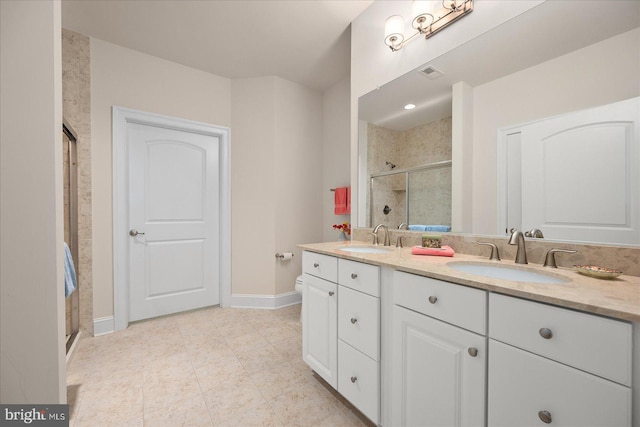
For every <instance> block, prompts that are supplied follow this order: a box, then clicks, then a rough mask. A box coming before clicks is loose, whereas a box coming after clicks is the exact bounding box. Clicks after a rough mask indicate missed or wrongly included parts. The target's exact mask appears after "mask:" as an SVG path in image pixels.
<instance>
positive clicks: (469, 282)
mask: <svg viewBox="0 0 640 427" xmlns="http://www.w3.org/2000/svg"><path fill="white" fill-rule="evenodd" d="M346 245H352V246H371V245H370V244H369V243H366V242H355V241H352V242H328V243H314V244H305V245H299V247H300V248H302V249H304V250H307V251H311V252H316V253H321V254H325V255H331V256H335V257H338V258H343V259H349V260H353V261H359V262H364V263H367V264H373V265H378V266H381V267H390V268H393V269H395V270H398V271H405V272H408V273H414V274H419V275H421V276H426V277H432V278H434V279H440V280H445V281H448V282H452V283H458V284H461V285H466V286H470V287H474V288H479V289H486V290H488V291H494V292H499V293H501V294H506V295H513V296H517V297H522V298H527V299H530V300H533V301H540V302H545V303H549V304H555V305H558V306H561V307H566V308H572V309H576V310H582V311H586V312H589V313H595V314H601V315H605V316H610V317H614V318H617V319H622V320H628V321H633V322H640V277H637V276H626V275H621V276H619V277H617V278H615V279H611V280H602V279H595V278H591V277H587V276H584V275H582V274H580V273H578V272H576V271H574V270H572V269H569V268H553V269H551V268H544V267H542V266H541V265H538V264H528V265H527V266H520V265H518V264H515V263H514V262H513V261H508V260H503V261H489V260H488V259H487V258H486V257H479V256H474V255H465V254H455V256H454V257H440V256H424V255H412V254H411V248H395V247H393V246H391V247H387V248H388V249H391V252H389V253H382V254H371V253H355V252H345V251H341V250H340V249H339V248H340V247H341V246H346ZM452 261H467V262H469V261H471V262H482V263H493V264H496V265H504V266H509V267H513V266H517V267H518V268H523V269H527V270H539V271H541V272H544V273H546V274H552V275H557V276H561V277H564V278H567V279H569V280H570V281H569V282H568V283H562V284H537V283H525V282H515V281H511V280H503V279H493V278H489V277H481V276H477V275H474V274H470V273H463V272H460V271H457V270H454V269H452V268H451V267H449V266H448V265H447V264H448V263H450V262H452Z"/></svg>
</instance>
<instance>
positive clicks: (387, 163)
mask: <svg viewBox="0 0 640 427" xmlns="http://www.w3.org/2000/svg"><path fill="white" fill-rule="evenodd" d="M385 164H386V165H387V166H391V169H393V168H395V167H396V165H394V164H393V163H391V162H385Z"/></svg>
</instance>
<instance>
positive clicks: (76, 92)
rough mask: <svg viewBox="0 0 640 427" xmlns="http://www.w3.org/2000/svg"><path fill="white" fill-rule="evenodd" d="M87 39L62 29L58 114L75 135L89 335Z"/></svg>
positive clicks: (79, 270) (81, 276) (84, 318)
mask: <svg viewBox="0 0 640 427" xmlns="http://www.w3.org/2000/svg"><path fill="white" fill-rule="evenodd" d="M89 47H90V40H89V37H87V36H83V35H82V34H78V33H75V32H73V31H69V30H66V29H63V30H62V113H63V116H64V119H65V120H66V121H67V123H69V124H70V125H71V127H72V128H73V130H74V131H75V132H76V134H77V137H78V140H77V142H76V149H77V164H78V170H77V172H78V181H77V182H78V194H77V195H78V246H79V248H78V249H79V250H78V263H77V265H76V266H75V268H76V274H77V275H78V297H79V300H80V328H81V329H82V330H84V331H86V332H87V333H88V334H89V335H93V273H92V271H93V257H92V254H91V252H92V246H93V245H92V239H91V234H92V228H91V220H92V217H91V215H92V213H91V82H90V80H91V77H90V70H89V64H90V50H89Z"/></svg>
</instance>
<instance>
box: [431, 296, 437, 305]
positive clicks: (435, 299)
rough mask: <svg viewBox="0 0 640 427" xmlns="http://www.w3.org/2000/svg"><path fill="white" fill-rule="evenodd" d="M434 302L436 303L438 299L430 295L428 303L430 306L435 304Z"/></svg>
mask: <svg viewBox="0 0 640 427" xmlns="http://www.w3.org/2000/svg"><path fill="white" fill-rule="evenodd" d="M436 301H438V297H436V296H433V295H431V296H430V297H429V302H430V303H431V304H435V303H436Z"/></svg>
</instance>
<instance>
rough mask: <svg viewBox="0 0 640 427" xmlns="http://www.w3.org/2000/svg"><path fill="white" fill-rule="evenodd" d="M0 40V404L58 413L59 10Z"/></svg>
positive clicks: (17, 8) (15, 6)
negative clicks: (47, 407) (38, 406)
mask: <svg viewBox="0 0 640 427" xmlns="http://www.w3.org/2000/svg"><path fill="white" fill-rule="evenodd" d="M0 31H1V33H0V55H1V56H0V87H1V93H2V99H1V104H0V123H2V127H1V130H0V194H1V202H0V220H1V222H0V234H1V236H2V237H1V239H0V284H1V285H0V377H1V378H2V381H0V402H1V403H3V404H10V403H52V404H55V403H65V402H66V381H65V377H66V365H65V348H64V283H63V279H62V277H63V246H62V242H63V233H64V229H63V222H62V216H63V207H62V186H63V183H62V84H61V82H62V76H61V74H62V71H61V28H60V2H59V1H28V2H24V1H23V2H18V1H2V2H0Z"/></svg>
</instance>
